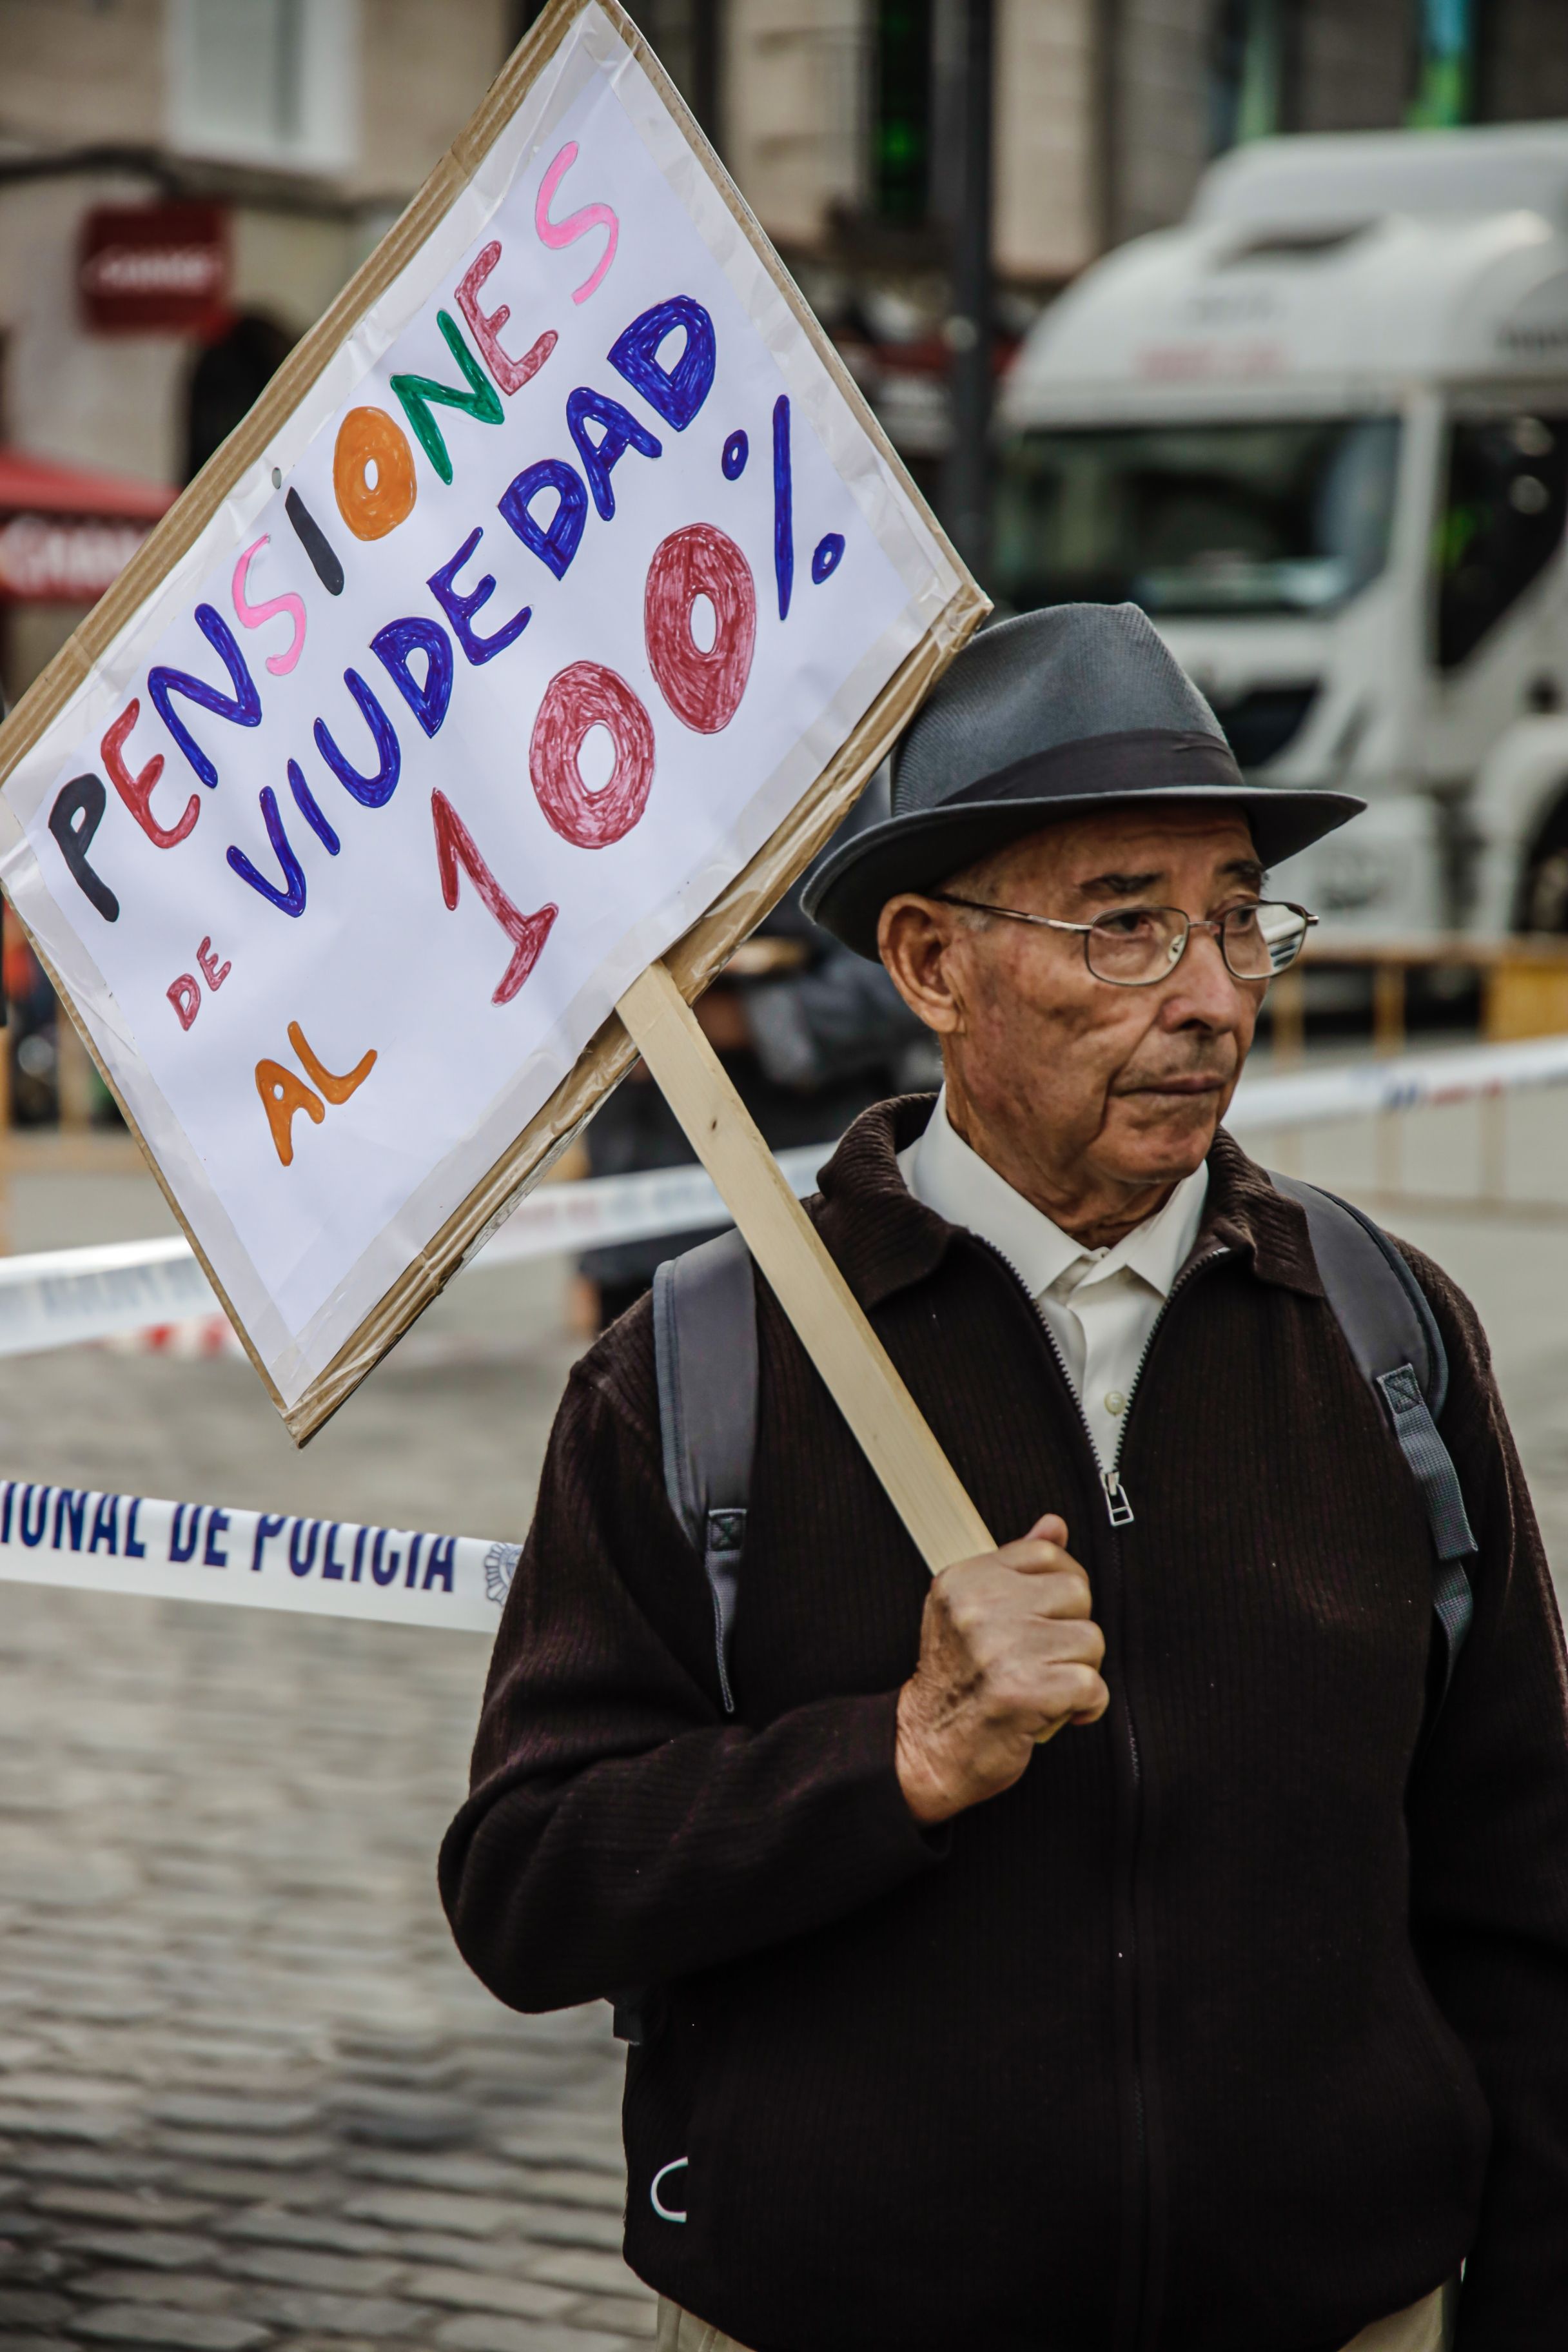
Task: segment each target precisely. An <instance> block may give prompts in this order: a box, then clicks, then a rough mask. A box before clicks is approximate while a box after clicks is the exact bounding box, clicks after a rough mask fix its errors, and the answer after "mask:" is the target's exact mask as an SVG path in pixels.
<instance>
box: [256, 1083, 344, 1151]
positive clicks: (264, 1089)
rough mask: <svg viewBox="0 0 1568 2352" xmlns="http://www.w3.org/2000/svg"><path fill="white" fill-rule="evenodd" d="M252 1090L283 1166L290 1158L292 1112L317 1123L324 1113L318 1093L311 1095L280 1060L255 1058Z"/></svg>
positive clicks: (292, 1144) (318, 1124)
mask: <svg viewBox="0 0 1568 2352" xmlns="http://www.w3.org/2000/svg"><path fill="white" fill-rule="evenodd" d="M256 1091H257V1093H258V1095H259V1096H260V1097H261V1108H262V1109H263V1110H264V1111H265V1112H266V1113H267V1124H268V1127H269V1128H270V1129H272V1141H273V1144H274V1145H275V1147H276V1149H277V1152H278V1157H279V1160H281V1161H282V1162H283V1165H284V1167H285V1168H289V1167H291V1166H292V1165H293V1161H294V1114H295V1112H296V1111H298V1110H302V1111H303V1112H304V1114H305V1116H306V1118H309V1119H312V1120H313V1121H314V1122H315V1124H316V1126H318V1127H320V1125H321V1121H322V1120H323V1119H324V1118H325V1117H326V1116H327V1107H326V1104H325V1103H324V1102H323V1101H322V1100H321V1097H320V1095H313V1094H312V1093H311V1092H310V1087H308V1086H306V1084H305V1083H304V1081H303V1079H301V1078H297V1077H296V1076H294V1073H293V1071H292V1070H286V1069H285V1068H284V1066H283V1065H282V1063H281V1062H258V1064H257V1065H256Z"/></svg>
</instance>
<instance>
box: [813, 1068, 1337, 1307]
mask: <svg viewBox="0 0 1568 2352" xmlns="http://www.w3.org/2000/svg"><path fill="white" fill-rule="evenodd" d="M935 1101H936V1097H935V1096H934V1095H901V1096H900V1097H896V1098H895V1099H894V1100H893V1101H891V1102H883V1103H876V1104H874V1105H873V1106H872V1108H870V1109H869V1110H868V1111H863V1112H862V1113H861V1115H860V1117H859V1118H858V1119H857V1120H856V1121H855V1124H854V1126H853V1127H852V1128H851V1129H849V1131H848V1133H847V1135H846V1136H845V1138H844V1139H843V1141H842V1142H841V1143H840V1144H839V1146H838V1149H837V1151H836V1152H835V1153H834V1155H833V1157H832V1159H831V1160H829V1161H828V1162H827V1164H826V1167H825V1168H824V1169H823V1171H822V1175H821V1187H822V1203H823V1205H822V1210H821V1213H820V1215H819V1217H818V1220H817V1223H818V1226H819V1229H820V1231H821V1234H822V1237H823V1239H824V1241H825V1242H826V1244H827V1246H828V1248H829V1249H830V1250H831V1252H832V1254H833V1255H834V1257H835V1258H836V1259H837V1262H838V1264H839V1266H840V1267H841V1268H842V1270H843V1273H844V1276H845V1278H846V1280H847V1282H848V1284H849V1286H850V1288H851V1289H852V1290H853V1291H854V1292H855V1294H856V1296H857V1297H858V1299H859V1300H860V1303H861V1305H862V1306H864V1307H876V1306H879V1304H880V1303H881V1301H882V1300H883V1299H884V1298H889V1297H891V1296H892V1295H893V1293H894V1292H895V1291H898V1290H902V1289H905V1288H907V1287H908V1286H910V1284H911V1283H916V1282H921V1281H923V1280H924V1279H925V1277H926V1276H928V1275H930V1274H932V1273H934V1272H935V1270H936V1268H937V1267H938V1265H940V1264H941V1263H942V1259H943V1257H944V1256H945V1255H946V1254H947V1252H948V1250H949V1248H950V1247H951V1246H952V1242H953V1240H954V1238H955V1236H956V1235H957V1234H958V1233H959V1231H960V1228H959V1227H957V1226H955V1225H951V1224H949V1223H947V1221H946V1219H945V1218H943V1217H940V1216H938V1215H937V1213H936V1212H935V1210H934V1209H928V1208H927V1207H926V1206H925V1205H924V1203H923V1202H920V1201H917V1200H916V1199H915V1198H914V1196H913V1194H912V1193H911V1192H910V1190H909V1188H908V1186H907V1185H906V1184H905V1182H904V1180H903V1176H902V1174H901V1172H900V1168H899V1164H898V1154H899V1153H900V1151H902V1150H904V1149H905V1147H906V1146H907V1145H909V1144H910V1143H912V1142H913V1141H914V1139H915V1138H916V1136H917V1135H919V1134H920V1133H921V1131H922V1129H924V1127H925V1124H926V1121H927V1120H928V1119H929V1118H930V1117H931V1110H932V1108H933V1106H934V1104H935ZM1208 1166H1209V1189H1208V1200H1207V1202H1206V1204H1205V1213H1204V1221H1203V1224H1202V1226H1201V1227H1200V1229H1199V1232H1198V1237H1197V1240H1196V1241H1195V1243H1194V1245H1193V1253H1192V1254H1193V1255H1194V1257H1198V1256H1203V1255H1206V1254H1207V1253H1208V1252H1210V1251H1211V1250H1214V1249H1215V1248H1216V1247H1221V1246H1223V1247H1225V1248H1226V1249H1229V1250H1233V1251H1235V1252H1236V1253H1237V1255H1238V1256H1241V1257H1243V1258H1245V1259H1246V1260H1247V1263H1248V1264H1249V1265H1250V1266H1251V1268H1252V1271H1253V1272H1254V1273H1255V1274H1256V1275H1257V1276H1258V1278H1259V1280H1260V1281H1263V1282H1269V1283H1274V1284H1276V1285H1278V1286H1279V1287H1280V1288H1282V1289H1286V1290H1297V1291H1300V1292H1302V1293H1303V1294H1304V1295H1305V1296H1307V1297H1312V1298H1321V1297H1322V1296H1323V1286H1322V1283H1321V1279H1320V1277H1319V1274H1318V1268H1317V1264H1316V1261H1315V1259H1314V1258H1313V1255H1312V1244H1311V1241H1310V1237H1309V1234H1308V1230H1307V1218H1306V1213H1305V1211H1304V1210H1303V1209H1302V1208H1301V1207H1300V1203H1299V1202H1295V1201H1292V1200H1290V1199H1289V1198H1288V1197H1287V1195H1286V1194H1284V1193H1282V1192H1276V1191H1275V1189H1274V1186H1273V1184H1272V1183H1271V1182H1270V1181H1269V1179H1268V1171H1266V1170H1265V1169H1263V1168H1260V1167H1259V1166H1258V1163H1257V1161H1256V1160H1249V1159H1248V1158H1247V1154H1246V1152H1245V1151H1243V1150H1242V1149H1241V1146H1240V1145H1239V1144H1238V1143H1237V1140H1236V1139H1235V1137H1234V1136H1232V1135H1229V1134H1227V1133H1226V1130H1225V1129H1223V1128H1222V1129H1220V1131H1219V1133H1218V1135H1217V1136H1216V1137H1215V1141H1214V1147H1213V1149H1212V1150H1211V1151H1210V1153H1209V1161H1208Z"/></svg>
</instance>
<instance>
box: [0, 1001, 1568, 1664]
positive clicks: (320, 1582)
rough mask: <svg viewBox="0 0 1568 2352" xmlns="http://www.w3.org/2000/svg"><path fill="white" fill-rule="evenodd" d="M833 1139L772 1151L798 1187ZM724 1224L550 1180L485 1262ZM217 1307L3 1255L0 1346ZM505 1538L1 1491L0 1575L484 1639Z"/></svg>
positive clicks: (1315, 1094) (184, 1293) (1243, 1092)
mask: <svg viewBox="0 0 1568 2352" xmlns="http://www.w3.org/2000/svg"><path fill="white" fill-rule="evenodd" d="M1564 1083H1568V1037H1542V1038H1532V1039H1530V1040H1528V1041H1527V1042H1525V1043H1522V1044H1520V1045H1492V1046H1476V1047H1465V1048H1461V1049H1459V1050H1458V1051H1450V1052H1446V1053H1437V1054H1412V1055H1405V1056H1403V1057H1401V1058H1400V1059H1399V1060H1397V1061H1384V1062H1363V1063H1354V1064H1352V1065H1350V1066H1341V1067H1339V1068H1337V1069H1330V1070H1301V1071H1295V1072H1291V1073H1289V1074H1286V1075H1282V1076H1270V1077H1252V1078H1248V1079H1247V1080H1246V1081H1245V1082H1244V1084H1243V1085H1242V1087H1240V1088H1239V1089H1238V1091H1237V1097H1236V1100H1235V1102H1234V1103H1233V1104H1232V1106H1231V1110H1230V1116H1229V1119H1228V1122H1227V1123H1228V1124H1229V1125H1230V1126H1231V1127H1232V1128H1234V1129H1237V1130H1238V1131H1239V1132H1241V1133H1256V1132H1258V1131H1259V1130H1264V1129H1284V1128H1298V1127H1315V1126H1319V1125H1321V1124H1323V1123H1325V1122H1327V1121H1328V1120H1331V1119H1341V1118H1363V1117H1365V1116H1367V1115H1368V1114H1370V1113H1376V1112H1379V1111H1397V1110H1411V1109H1415V1108H1421V1107H1423V1106H1433V1105H1437V1104H1442V1103H1453V1102H1462V1101H1465V1100H1467V1099H1469V1098H1472V1097H1479V1096H1485V1095H1495V1094H1500V1093H1506V1092H1510V1091H1512V1090H1513V1089H1515V1088H1518V1087H1545V1086H1559V1085H1563V1084H1564ZM831 1150H833V1146H832V1145H831V1144H822V1145H817V1146H813V1147H808V1148H806V1149H805V1150H798V1151H785V1152H781V1153H780V1154H779V1165H780V1167H781V1168H782V1170H783V1171H784V1175H785V1177H786V1179H787V1181H789V1183H790V1184H791V1185H793V1187H794V1188H795V1191H796V1192H809V1191H810V1190H811V1189H812V1187H813V1186H814V1185H815V1183H816V1172H817V1170H818V1169H819V1168H820V1167H821V1165H822V1162H823V1161H824V1160H825V1159H826V1157H827V1156H828V1154H829V1152H830V1151H831ZM728 1222H729V1220H728V1217H727V1215H726V1213H725V1211H724V1209H723V1207H722V1205H721V1202H720V1199H719V1195H718V1193H717V1192H715V1191H714V1189H713V1186H712V1184H711V1183H710V1181H709V1179H708V1178H707V1177H706V1176H705V1175H704V1174H703V1172H702V1171H701V1170H700V1169H699V1168H690V1167H686V1168H670V1169H660V1170H656V1171H652V1172H651V1173H649V1174H647V1175H638V1176H608V1177H600V1178H595V1179H591V1180H590V1181H587V1182H584V1183H580V1184H554V1185H549V1186H546V1187H544V1188H543V1189H542V1190H541V1191H540V1192H534V1193H532V1194H531V1196H530V1197H529V1199H527V1200H526V1201H524V1202H522V1203H521V1207H520V1208H518V1209H517V1210H516V1211H515V1212H514V1213H513V1214H512V1216H511V1217H510V1219H509V1220H508V1222H507V1223H506V1224H505V1225H504V1226H503V1227H502V1228H501V1229H500V1232H499V1233H498V1234H495V1235H494V1236H493V1237H492V1238H491V1240H490V1241H489V1244H487V1245H486V1247H485V1249H484V1252H483V1256H484V1260H485V1263H486V1264H487V1265H505V1264H507V1263H508V1262H509V1261H512V1262H515V1261H517V1260H519V1259H524V1258H531V1257H547V1256H553V1255H557V1254H558V1253H562V1252H567V1251H572V1250H578V1249H584V1248H587V1247H595V1246H602V1245H603V1244H606V1243H609V1242H619V1241H636V1240H642V1239H644V1238H647V1237H648V1236H651V1235H654V1234H679V1233H689V1232H693V1231H696V1230H698V1229H700V1227H702V1226H705V1225H719V1224H724V1223H728ZM215 1311H216V1300H215V1298H214V1297H213V1294H212V1291H211V1289H210V1288H209V1287H208V1285H207V1282H206V1279H205V1276H204V1275H203V1273H202V1271H201V1268H200V1266H199V1265H197V1263H196V1261H195V1257H194V1256H193V1255H192V1254H191V1252H190V1249H189V1248H188V1246H187V1244H185V1243H184V1242H183V1241H181V1240H178V1239H169V1240H164V1241H153V1242H121V1243H114V1244H110V1245H108V1246H106V1247H99V1248H91V1249H75V1250H50V1251H44V1252H41V1253H38V1254H37V1255H33V1256H29V1257H14V1258H8V1259H0V1355H17V1354H22V1353H25V1352H27V1351H29V1350H33V1349H42V1348H58V1347H63V1346H67V1345H68V1344H69V1343H70V1342H72V1341H76V1340H85V1339H109V1338H111V1337H113V1336H114V1335H115V1334H117V1333H120V1332H125V1331H135V1330H141V1329H143V1328H146V1327H147V1326H149V1325H157V1324H177V1323H180V1322H182V1321H184V1319H185V1318H190V1317H193V1316H204V1317H206V1318H211V1317H212V1316H213V1315H214V1313H215ZM518 1557H519V1548H518V1546H517V1545H515V1544H510V1543H499V1542H494V1543H492V1542H487V1541H486V1540H485V1539H484V1538H482V1537H475V1536H436V1535H426V1534H421V1533H417V1532H414V1531H412V1530H409V1529H405V1528H372V1527H361V1526H359V1525H357V1524H355V1523H354V1522H353V1521H350V1520H337V1519H331V1520H329V1519H321V1518H311V1517H309V1516H306V1517H290V1516H289V1515H287V1514H284V1513H276V1512H270V1511H245V1510H239V1509H226V1508H224V1507H220V1506H218V1505H216V1504H213V1503H166V1502H158V1501H154V1500H153V1499H151V1498H149V1497H148V1496H141V1495H110V1494H100V1493H97V1492H89V1491H88V1490H87V1489H85V1488H80V1487H73V1486H27V1485H24V1484H23V1483H22V1482H21V1481H20V1480H18V1479H10V1480H7V1481H5V1483H4V1485H3V1486H0V1581H10V1582H13V1583H27V1584H52V1585H66V1586H72V1587H76V1588H78V1589H80V1590H86V1591H114V1592H128V1593H140V1594H143V1595H148V1596H151V1597H153V1598H157V1599H168V1600H184V1601H220V1602H225V1601H226V1602H229V1603H237V1604H240V1605H248V1606H250V1607H252V1608H261V1609H290V1610H295V1611H299V1612H305V1613H307V1614H312V1615H316V1616H334V1617H359V1618H364V1619H371V1620H374V1621H376V1622H380V1623H382V1624H405V1625H433V1626H447V1627H449V1628H451V1629H452V1630H454V1631H457V1632H463V1633H493V1632H494V1630H495V1627H496V1624H497V1622H498V1619H499V1615H500V1606H501V1603H502V1602H503V1601H504V1600H505V1598H506V1594H507V1591H508V1588H509V1586H510V1582H511V1574H512V1570H513V1569H514V1568H515V1566H516V1564H517V1560H518Z"/></svg>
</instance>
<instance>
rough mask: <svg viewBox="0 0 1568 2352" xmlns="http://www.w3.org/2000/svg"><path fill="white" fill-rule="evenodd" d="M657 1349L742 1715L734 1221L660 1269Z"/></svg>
mask: <svg viewBox="0 0 1568 2352" xmlns="http://www.w3.org/2000/svg"><path fill="white" fill-rule="evenodd" d="M653 1351H654V1364H655V1369H656V1371H657V1373H658V1428H659V1438H660V1443H661V1444H662V1447H663V1452H664V1491H665V1493H666V1494H667V1495H668V1496H669V1507H670V1509H671V1510H672V1511H673V1512H674V1513H675V1516H676V1517H677V1518H678V1519H679V1521H680V1524H681V1526H682V1527H683V1528H685V1530H686V1534H687V1538H688V1539H689V1542H690V1545H691V1548H692V1549H693V1550H694V1551H695V1552H696V1553H698V1555H699V1556H700V1559H701V1561H702V1572H703V1574H704V1575H705V1576H706V1577H707V1579H708V1590H709V1591H710V1594H711V1595H712V1599H713V1648H714V1654H715V1656H716V1658H717V1660H718V1665H719V1690H720V1694H721V1697H722V1699H723V1702H724V1712H725V1714H726V1715H733V1714H734V1712H735V1699H734V1694H733V1692H732V1690H731V1684H730V1641H731V1634H732V1633H733V1631H734V1624H735V1597H736V1594H737V1592H738V1591H739V1589H740V1576H741V1553H742V1549H743V1548H744V1545H745V1540H746V1501H747V1496H749V1494H750V1492H751V1486H752V1454H753V1453H754V1452H755V1450H756V1439H757V1291H756V1283H755V1280H754V1277H753V1276H752V1254H751V1252H750V1250H748V1249H747V1247H746V1244H745V1243H744V1242H743V1241H742V1239H741V1236H740V1234H738V1233H736V1232H735V1231H734V1230H733V1229H731V1231H730V1232H729V1233H727V1234H717V1235H716V1236H715V1238H714V1239H713V1240H712V1241H710V1242H702V1243H700V1244H699V1246H698V1247H697V1248H696V1249H692V1250H688V1251H687V1252H686V1253H685V1255H684V1256H681V1257H673V1258H667V1259H666V1261H665V1263H664V1265H661V1266H660V1267H659V1269H658V1273H657V1274H656V1275H655V1276H654V1278H653ZM609 1999H610V2005H611V2009H612V2011H613V2013H614V2014H613V2030H614V2032H615V2033H616V2037H617V2039H619V2040H620V2041H622V2042H630V2043H631V2044H632V2045H633V2047H634V2048H637V2047H640V2046H641V2045H643V2044H644V2043H646V2042H651V2041H652V2040H653V2039H654V2038H655V2037H656V2035H657V2034H658V2032H659V2031H660V2030H661V2028H662V2025H663V2021H664V2000H663V1995H662V1993H661V1991H660V1990H659V1989H658V1986H649V1985H623V1986H621V1987H620V1988H619V1989H618V1990H616V1991H615V1992H613V1993H612V1994H611V1995H610V1996H609Z"/></svg>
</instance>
